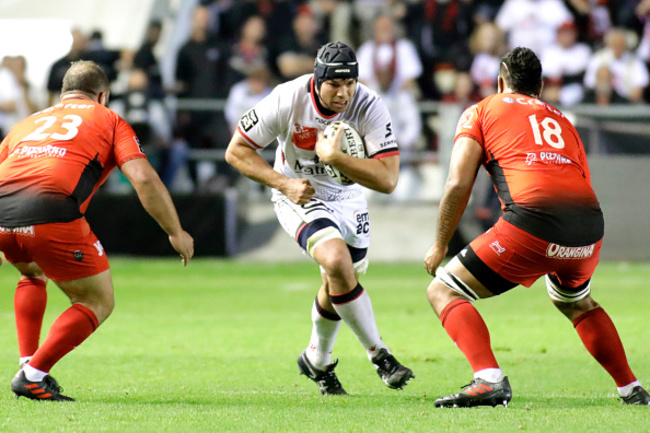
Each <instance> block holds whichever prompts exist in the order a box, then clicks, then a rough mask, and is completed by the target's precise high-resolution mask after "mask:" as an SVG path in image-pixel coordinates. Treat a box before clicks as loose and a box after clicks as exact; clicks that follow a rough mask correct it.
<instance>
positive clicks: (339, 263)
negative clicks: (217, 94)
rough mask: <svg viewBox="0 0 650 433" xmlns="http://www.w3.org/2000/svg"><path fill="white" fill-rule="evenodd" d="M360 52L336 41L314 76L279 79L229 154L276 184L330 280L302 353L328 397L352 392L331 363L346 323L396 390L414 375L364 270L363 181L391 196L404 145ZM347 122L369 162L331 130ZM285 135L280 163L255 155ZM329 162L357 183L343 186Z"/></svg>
mask: <svg viewBox="0 0 650 433" xmlns="http://www.w3.org/2000/svg"><path fill="white" fill-rule="evenodd" d="M358 75H359V70H358V64H357V59H356V55H355V53H354V51H353V50H352V49H351V48H350V47H348V46H347V45H345V44H343V43H341V42H330V43H328V44H326V45H324V46H323V47H321V49H320V50H319V51H318V54H317V57H316V61H315V64H314V73H313V74H307V75H303V76H301V77H298V78H296V79H295V80H293V81H290V82H287V83H284V84H280V85H279V86H277V87H276V88H275V89H274V90H273V92H272V93H271V94H270V95H269V96H267V97H266V98H264V100H262V101H261V102H260V103H258V104H257V105H256V106H255V107H253V108H252V109H251V110H249V111H248V112H247V113H246V114H245V115H244V116H243V117H242V118H241V120H240V122H239V125H238V127H237V131H236V132H235V134H234V135H233V138H232V140H231V141H230V144H229V145H228V149H227V151H226V160H227V161H228V163H230V164H231V165H233V166H234V167H235V168H237V169H238V170H239V171H240V172H241V173H243V174H244V175H246V176H248V177H249V178H251V179H253V180H255V181H257V182H259V183H261V184H263V185H268V186H270V187H272V188H273V195H272V201H273V204H274V208H275V212H276V214H277V216H278V219H279V221H280V224H281V225H282V227H283V228H284V229H285V230H286V231H287V232H288V233H289V235H291V236H292V237H294V238H295V240H296V241H297V242H298V244H299V245H300V246H301V247H302V248H303V249H304V250H305V251H306V252H307V253H308V254H309V255H310V256H311V257H313V259H314V260H315V261H316V262H317V263H318V264H319V265H320V270H321V277H322V285H321V287H320V290H319V291H318V295H317V296H316V300H315V301H314V304H313V307H312V312H311V316H312V322H313V328H312V334H311V339H310V341H309V344H308V346H307V348H306V349H305V350H304V351H303V352H302V353H301V354H300V356H299V357H298V367H299V369H300V372H301V374H304V375H306V376H307V377H309V378H310V379H311V380H313V381H314V382H316V384H317V385H318V386H319V388H320V391H321V393H322V394H324V395H330V394H346V392H345V390H344V389H343V387H342V386H341V383H340V382H339V380H338V378H337V376H336V374H335V373H334V368H335V367H336V364H337V363H338V361H335V362H332V349H333V347H334V341H335V339H336V335H337V333H338V330H339V328H340V325H341V321H343V322H345V323H346V324H347V325H348V326H349V327H350V329H352V331H353V332H354V334H355V335H356V336H357V338H358V339H359V341H360V342H361V344H362V345H363V347H364V349H365V350H366V352H367V355H368V359H369V360H370V361H371V362H372V364H373V365H374V367H375V369H376V371H377V374H379V376H380V377H381V379H382V380H383V381H384V383H385V384H386V385H388V387H390V388H393V389H401V388H403V387H404V385H406V383H407V382H408V381H409V380H410V379H412V378H413V377H415V376H414V375H413V372H412V371H411V370H410V369H408V368H406V367H404V366H403V365H401V364H400V363H399V362H398V361H397V360H396V359H395V357H394V356H393V355H392V354H391V352H390V350H389V349H388V347H387V346H386V344H385V343H384V342H383V341H382V339H381V337H380V336H379V331H378V330H377V325H376V323H375V317H374V313H373V309H372V304H371V302H370V297H369V296H368V293H367V292H366V291H365V290H364V288H363V287H362V286H361V284H359V280H358V273H359V272H365V270H366V268H367V267H368V259H367V249H368V245H369V243H370V221H369V218H368V205H367V202H366V199H365V197H364V195H363V192H362V185H363V186H365V187H367V188H370V189H373V190H375V191H379V192H383V193H386V194H388V193H391V192H392V191H393V190H394V189H395V186H396V185H397V177H398V172H399V150H398V148H397V141H396V140H395V135H394V134H393V131H392V129H391V128H392V127H391V119H390V115H389V114H388V109H387V108H386V107H385V106H384V104H383V103H382V102H381V100H380V98H379V96H378V95H377V94H376V93H374V92H372V91H371V90H369V89H368V88H367V87H365V86H364V85H363V84H360V83H358V81H357V77H358ZM337 120H341V121H345V122H346V123H348V124H350V125H352V126H353V127H354V128H355V129H356V130H357V131H359V133H360V134H361V136H362V137H364V140H365V144H366V154H367V156H368V158H366V159H358V158H354V157H351V156H349V155H347V154H344V153H343V152H341V150H340V138H341V132H342V131H343V128H339V129H338V131H337V133H336V134H335V136H334V137H332V138H331V139H326V138H325V137H324V135H323V130H324V129H325V128H326V127H327V125H329V124H330V123H332V122H334V121H337ZM276 139H277V140H278V143H279V145H278V147H277V150H276V156H275V164H274V166H273V168H272V167H271V166H270V165H269V164H267V163H266V161H265V160H264V159H263V158H262V157H261V156H260V155H259V154H258V153H257V151H258V150H260V149H264V148H265V147H267V146H268V145H270V144H271V143H273V142H274V141H275V140H276ZM325 163H327V164H331V165H333V166H335V167H336V168H338V169H339V170H340V171H341V172H342V173H343V174H344V175H345V176H347V177H348V178H350V179H352V180H353V181H355V182H356V183H354V184H352V185H348V186H344V185H341V184H339V183H337V182H335V181H334V180H333V179H332V178H331V177H330V176H329V175H328V173H327V171H326V170H325Z"/></svg>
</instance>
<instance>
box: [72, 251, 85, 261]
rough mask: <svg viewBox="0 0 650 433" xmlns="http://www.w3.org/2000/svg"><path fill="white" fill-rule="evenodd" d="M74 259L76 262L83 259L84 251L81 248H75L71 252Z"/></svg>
mask: <svg viewBox="0 0 650 433" xmlns="http://www.w3.org/2000/svg"><path fill="white" fill-rule="evenodd" d="M72 255H73V256H74V258H75V259H77V261H78V262H80V261H82V260H83V259H84V253H83V252H82V251H81V250H77V251H75V252H74V253H72Z"/></svg>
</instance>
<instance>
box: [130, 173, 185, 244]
mask: <svg viewBox="0 0 650 433" xmlns="http://www.w3.org/2000/svg"><path fill="white" fill-rule="evenodd" d="M134 187H135V190H136V192H137V193H138V198H139V199H140V202H141V203H142V207H144V209H145V210H146V211H147V213H148V214H149V215H151V217H152V218H153V219H154V220H155V221H156V222H157V223H158V225H160V227H161V228H162V229H163V230H164V231H165V233H167V234H168V235H170V236H174V235H176V234H178V233H180V232H181V231H182V230H183V228H182V227H181V223H180V220H179V218H178V214H177V213H176V208H175V207H174V203H173V201H172V198H171V196H170V195H169V192H168V191H167V188H165V185H164V184H163V183H162V181H161V180H160V178H157V179H156V178H153V179H149V180H148V181H145V182H142V183H140V184H139V185H137V186H136V185H134Z"/></svg>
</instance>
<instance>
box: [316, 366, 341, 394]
mask: <svg viewBox="0 0 650 433" xmlns="http://www.w3.org/2000/svg"><path fill="white" fill-rule="evenodd" d="M335 366H336V364H331V365H328V366H327V369H326V370H325V371H323V373H322V374H321V375H320V377H319V378H318V382H319V383H321V384H323V386H324V387H325V388H327V389H330V388H342V387H343V386H342V385H341V382H339V378H338V377H337V376H336V373H334V367H335Z"/></svg>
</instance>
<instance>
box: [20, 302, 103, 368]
mask: <svg viewBox="0 0 650 433" xmlns="http://www.w3.org/2000/svg"><path fill="white" fill-rule="evenodd" d="M98 326H99V322H98V321H97V316H95V313H93V311H92V310H91V309H89V308H87V307H84V306H83V305H81V304H73V305H72V306H71V307H70V308H68V309H67V310H65V311H64V312H63V314H61V315H60V316H59V317H58V318H57V319H56V320H55V321H54V323H53V324H52V327H51V328H50V332H49V334H48V336H47V338H46V339H45V341H44V342H43V345H42V346H41V347H40V348H39V349H38V350H37V351H36V354H34V357H33V358H32V359H31V360H30V361H29V365H31V366H32V367H34V368H36V369H38V370H41V371H44V372H46V373H47V372H49V371H50V369H51V368H52V366H53V365H54V364H56V363H57V362H58V361H59V360H60V359H61V358H63V356H65V355H66V354H67V353H68V352H70V351H71V350H72V349H74V348H75V347H77V346H79V345H80V344H81V343H82V342H83V341H84V340H85V339H86V338H88V337H89V336H90V334H92V333H93V332H94V331H95V329H97V327H98Z"/></svg>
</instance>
